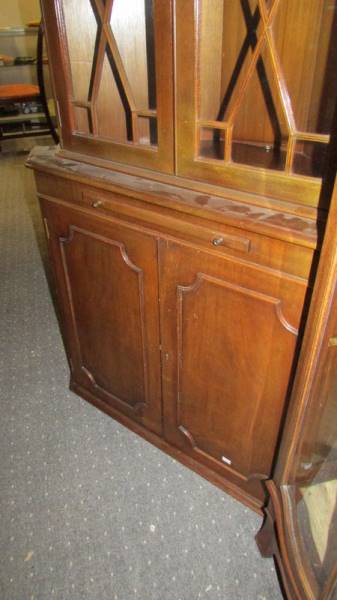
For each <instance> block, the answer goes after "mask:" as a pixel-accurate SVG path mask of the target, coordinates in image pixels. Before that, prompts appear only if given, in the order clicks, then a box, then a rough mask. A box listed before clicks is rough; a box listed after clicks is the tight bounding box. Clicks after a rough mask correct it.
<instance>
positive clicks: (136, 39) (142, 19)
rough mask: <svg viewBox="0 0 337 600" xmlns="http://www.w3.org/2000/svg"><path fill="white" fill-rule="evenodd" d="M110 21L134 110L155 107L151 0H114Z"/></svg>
mask: <svg viewBox="0 0 337 600" xmlns="http://www.w3.org/2000/svg"><path fill="white" fill-rule="evenodd" d="M110 25H111V29H112V32H113V34H114V36H115V39H116V42H117V46H118V50H119V54H120V56H121V59H122V63H123V67H124V69H125V73H126V76H127V78H128V81H129V84H130V86H131V89H132V93H133V96H134V99H135V103H136V106H137V108H138V110H142V109H147V108H152V109H153V108H155V107H156V91H155V89H156V87H155V86H156V83H155V68H154V31H153V0H114V2H113V5H112V13H111V20H110ZM130 32H132V35H130Z"/></svg>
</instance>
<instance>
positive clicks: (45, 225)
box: [43, 217, 50, 240]
mask: <svg viewBox="0 0 337 600" xmlns="http://www.w3.org/2000/svg"><path fill="white" fill-rule="evenodd" d="M43 222H44V228H45V231H46V236H47V240H49V238H50V235H49V227H48V221H47V219H46V217H43Z"/></svg>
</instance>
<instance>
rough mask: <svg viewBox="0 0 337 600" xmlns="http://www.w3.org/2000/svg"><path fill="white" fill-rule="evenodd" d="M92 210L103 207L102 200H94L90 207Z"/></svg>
mask: <svg viewBox="0 0 337 600" xmlns="http://www.w3.org/2000/svg"><path fill="white" fill-rule="evenodd" d="M91 206H92V207H93V208H101V207H102V206H103V202H102V200H95V202H93V203H92V205H91Z"/></svg>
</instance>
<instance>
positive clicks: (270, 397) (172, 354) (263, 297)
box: [160, 241, 306, 505]
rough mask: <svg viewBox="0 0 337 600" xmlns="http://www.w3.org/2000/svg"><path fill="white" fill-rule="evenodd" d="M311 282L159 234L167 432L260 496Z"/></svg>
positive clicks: (197, 456) (257, 500)
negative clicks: (176, 241)
mask: <svg viewBox="0 0 337 600" xmlns="http://www.w3.org/2000/svg"><path fill="white" fill-rule="evenodd" d="M305 293H306V282H305V281H304V280H302V279H300V278H298V277H295V276H291V275H286V274H284V275H283V274H281V273H280V272H279V271H274V270H272V269H267V268H264V267H261V266H259V265H257V264H249V263H247V262H244V261H241V260H239V259H235V258H233V257H224V256H221V257H219V256H217V255H216V254H215V253H214V252H213V253H212V252H209V253H208V252H202V251H200V250H198V251H196V250H195V249H193V248H188V247H184V246H182V245H179V244H176V243H173V242H166V241H161V242H160V299H161V302H160V304H161V323H162V353H163V355H162V356H163V359H162V360H163V367H162V368H163V382H164V385H163V407H164V423H165V436H166V438H167V439H168V440H169V441H170V442H171V443H173V444H174V445H176V446H178V447H179V448H181V449H182V450H183V451H184V452H185V453H187V454H189V455H190V456H191V457H193V458H194V459H196V460H197V461H198V462H199V463H202V464H203V465H205V466H206V467H208V468H210V469H212V470H213V471H215V472H216V473H218V474H220V475H224V476H225V477H226V478H227V480H229V481H230V482H232V483H233V484H234V485H235V486H238V487H239V488H240V489H241V490H243V492H244V493H245V494H246V495H248V496H249V497H250V499H251V502H253V504H254V503H255V505H258V503H260V505H261V502H262V501H263V498H264V491H263V486H262V485H261V480H265V479H267V478H268V477H269V475H270V472H271V466H272V461H273V457H274V451H275V446H276V442H277V438H278V433H279V429H280V422H281V419H282V415H283V411H284V406H285V398H286V395H287V388H288V385H289V377H290V373H291V369H292V364H293V359H294V352H295V347H296V342H297V328H298V326H299V321H300V317H301V312H302V307H303V302H304V297H305Z"/></svg>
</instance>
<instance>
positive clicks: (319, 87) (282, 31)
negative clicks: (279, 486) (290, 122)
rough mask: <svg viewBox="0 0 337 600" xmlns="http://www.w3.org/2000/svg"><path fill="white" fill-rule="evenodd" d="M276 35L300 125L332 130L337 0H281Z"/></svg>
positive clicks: (336, 88)
mask: <svg viewBox="0 0 337 600" xmlns="http://www.w3.org/2000/svg"><path fill="white" fill-rule="evenodd" d="M274 36H275V45H276V50H277V52H278V54H279V56H280V60H281V63H282V70H283V73H284V76H285V82H286V85H287V89H288V92H289V95H290V98H291V102H292V108H293V112H294V116H295V121H296V127H297V129H298V130H299V131H309V132H313V133H329V132H330V128H331V122H332V116H333V110H334V106H335V100H336V94H337V44H336V37H337V2H336V1H335V0H296V2H293V0H282V1H281V3H280V7H279V9H278V11H277V14H276V17H275V22H274ZM294 57H296V59H295V60H294Z"/></svg>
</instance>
